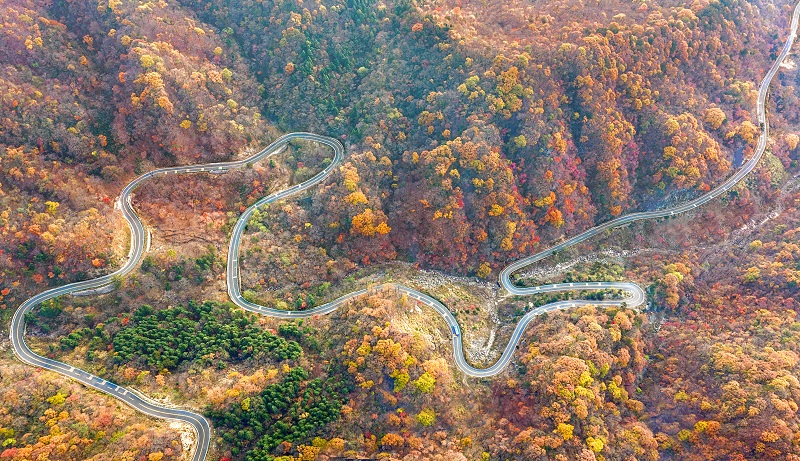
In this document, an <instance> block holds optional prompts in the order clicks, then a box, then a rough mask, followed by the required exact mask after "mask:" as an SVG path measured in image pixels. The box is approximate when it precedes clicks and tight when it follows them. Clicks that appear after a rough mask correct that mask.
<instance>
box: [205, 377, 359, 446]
mask: <svg viewBox="0 0 800 461" xmlns="http://www.w3.org/2000/svg"><path fill="white" fill-rule="evenodd" d="M346 386H347V384H346V381H340V380H339V379H337V378H335V377H329V378H327V379H323V378H314V379H309V374H308V372H307V371H306V370H304V369H303V368H301V367H295V368H293V369H291V371H289V372H288V373H286V374H285V375H284V376H283V378H282V379H281V381H280V382H278V383H276V384H271V385H269V386H267V387H266V388H265V389H264V390H262V391H261V392H260V393H258V394H257V395H254V396H250V397H246V398H244V399H243V400H242V401H241V402H240V403H238V404H234V405H231V406H230V407H228V408H224V409H222V410H214V411H211V412H210V414H209V416H210V417H211V419H212V420H213V421H214V423H215V425H216V426H217V427H219V430H220V433H221V435H222V439H223V440H224V441H225V442H226V443H228V444H230V445H231V446H232V447H233V448H232V449H231V452H232V453H233V454H234V455H237V454H239V453H240V452H241V453H245V456H244V459H247V461H271V460H272V459H274V458H273V456H272V455H273V454H274V451H275V449H276V448H277V447H278V446H279V445H281V444H282V443H287V442H288V443H289V444H290V445H291V443H293V442H302V441H305V440H307V439H309V438H310V437H311V436H313V435H314V434H315V433H316V432H318V431H319V430H320V429H322V428H323V427H324V426H325V425H326V424H328V423H330V422H331V421H335V420H336V419H337V418H338V417H339V413H340V412H341V409H342V405H343V403H344V394H345V393H346V392H347V387H346Z"/></svg>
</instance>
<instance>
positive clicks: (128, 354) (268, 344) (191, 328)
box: [112, 301, 302, 370]
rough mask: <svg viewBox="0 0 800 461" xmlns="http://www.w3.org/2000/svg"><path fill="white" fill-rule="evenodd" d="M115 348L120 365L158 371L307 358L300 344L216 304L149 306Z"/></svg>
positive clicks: (117, 336)
mask: <svg viewBox="0 0 800 461" xmlns="http://www.w3.org/2000/svg"><path fill="white" fill-rule="evenodd" d="M112 343H113V346H114V358H115V360H117V361H118V362H121V363H126V362H129V361H133V360H141V361H142V362H144V363H147V365H148V366H150V367H151V368H154V369H156V370H161V369H163V368H167V369H172V368H175V367H177V366H179V365H180V364H181V363H183V362H185V361H192V360H195V359H200V358H204V357H207V356H209V355H210V356H212V357H213V356H215V355H217V354H220V353H221V354H224V357H225V358H227V359H228V360H231V361H239V360H244V359H247V358H250V357H253V358H256V359H258V358H260V357H267V358H269V359H272V360H276V361H283V360H294V359H297V358H298V357H299V356H300V355H301V354H302V349H301V348H300V346H299V345H298V344H297V342H295V341H293V340H290V341H287V340H286V339H284V338H282V337H280V336H275V335H273V334H271V333H269V332H267V331H264V330H262V329H260V328H258V327H256V326H254V325H253V316H252V315H251V314H246V313H243V312H242V311H241V310H239V309H236V308H235V307H234V306H233V305H232V304H228V303H224V304H219V303H214V302H204V303H198V302H194V301H189V302H188V303H187V304H186V306H185V307H184V306H179V307H172V308H167V309H163V310H159V311H154V309H153V308H152V307H150V306H148V305H144V306H142V307H140V308H139V309H137V310H136V312H135V313H134V314H133V318H132V319H131V322H130V323H129V324H128V325H127V326H125V327H123V328H122V329H120V330H119V331H118V332H117V333H116V334H115V335H114V337H113V338H112Z"/></svg>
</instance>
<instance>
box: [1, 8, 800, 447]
mask: <svg viewBox="0 0 800 461" xmlns="http://www.w3.org/2000/svg"><path fill="white" fill-rule="evenodd" d="M799 17H800V3H799V4H798V5H796V6H795V8H794V13H793V15H792V22H791V28H790V32H791V33H790V35H789V37H788V39H787V41H786V44H785V45H784V47H783V49H782V50H781V53H780V55H779V56H778V58H777V59H776V61H775V63H774V64H773V65H772V67H771V68H770V70H769V72H768V73H767V75H766V76H765V77H764V80H763V81H762V82H761V86H760V87H759V89H758V101H757V108H756V109H757V115H758V121H759V124H760V127H761V135H760V137H759V140H758V146H757V147H756V150H755V152H754V155H753V156H752V157H751V158H750V159H749V160H748V161H747V162H746V163H745V164H744V165H743V166H742V168H741V169H739V170H738V171H737V172H736V173H735V174H733V175H732V176H731V177H730V178H728V179H727V180H726V181H724V182H723V183H722V184H720V185H719V186H718V187H716V188H715V189H714V190H712V191H710V192H708V193H707V194H705V195H703V196H701V197H698V198H696V199H694V200H692V201H690V202H686V203H684V204H682V205H678V206H675V207H672V208H667V209H664V210H659V211H649V212H642V213H633V214H630V215H626V216H622V217H619V218H617V219H614V220H612V221H608V222H606V223H604V224H601V225H599V226H597V227H593V228H592V229H589V230H587V231H585V232H583V233H581V234H579V235H577V236H575V237H572V238H570V239H568V240H566V241H564V242H562V243H560V244H558V245H555V246H553V247H551V248H548V249H547V250H544V251H542V252H539V253H537V254H535V255H533V256H531V257H528V258H524V259H521V260H519V261H516V262H514V263H512V264H510V265H509V266H508V267H506V268H505V269H503V271H502V272H501V274H500V283H501V284H502V285H503V287H505V289H506V290H508V291H509V292H510V293H512V294H515V295H532V294H537V293H547V292H555V291H564V290H599V289H616V290H622V291H623V292H624V293H625V297H624V298H623V299H622V300H603V301H594V300H571V301H559V302H555V303H550V304H547V305H544V306H541V307H537V308H535V309H533V310H531V311H530V312H528V313H527V314H526V315H525V316H524V317H523V318H522V319H521V320H520V322H519V323H518V324H517V326H516V328H515V329H514V333H513V334H512V336H511V339H510V341H509V343H508V345H507V346H506V348H505V350H504V351H503V354H502V356H501V357H500V359H499V360H498V361H497V362H496V363H495V364H494V365H492V366H491V367H489V368H485V369H479V368H474V367H472V366H471V365H469V364H468V363H467V361H466V359H465V358H464V351H463V346H462V341H461V327H460V326H459V324H458V322H457V321H456V319H455V317H454V316H453V314H452V313H450V311H449V310H448V309H447V307H446V306H444V305H443V304H442V303H440V302H439V301H437V300H436V299H434V298H432V297H430V296H428V295H426V294H424V293H421V292H419V291H417V290H414V289H413V288H409V287H406V286H403V285H399V284H394V283H387V284H383V285H379V286H377V287H373V288H371V289H370V290H367V289H362V290H358V291H355V292H353V293H349V294H347V295H345V296H343V297H341V298H338V299H336V300H334V301H331V302H329V303H327V304H323V305H321V306H318V307H315V308H313V309H309V310H305V311H282V310H277V309H272V308H268V307H264V306H260V305H257V304H253V303H250V302H248V301H247V300H245V299H244V298H243V297H242V296H241V293H240V285H239V264H238V259H239V244H240V241H241V237H242V233H243V232H244V229H245V227H246V225H247V222H248V221H249V219H250V217H251V216H252V214H253V211H254V210H255V209H256V208H258V207H260V206H263V205H265V204H268V203H271V202H274V201H277V200H281V199H284V198H287V197H290V196H292V195H294V194H296V193H298V192H301V191H304V190H306V189H308V188H310V187H313V186H314V185H316V184H318V183H319V182H321V181H323V180H325V179H326V178H327V177H328V176H329V175H330V174H331V172H332V171H333V169H334V168H336V167H337V166H338V165H339V164H340V163H341V161H342V159H343V158H344V147H343V146H342V145H341V143H340V142H339V141H337V140H335V139H333V138H330V137H327V136H320V135H316V134H313V133H290V134H287V135H284V136H281V137H280V138H278V139H277V140H275V142H273V143H272V144H270V145H269V146H267V147H266V148H265V149H264V150H262V151H261V152H258V153H257V154H255V155H253V156H252V157H250V158H247V159H245V160H240V161H235V162H226V163H212V164H205V165H195V166H183V167H173V168H162V169H159V170H154V171H151V172H149V173H146V174H144V175H142V176H139V177H138V178H136V179H134V180H133V181H131V182H130V183H129V184H128V185H127V186H126V187H125V189H123V191H122V193H121V194H120V198H119V200H118V201H117V203H116V205H115V206H117V207H119V209H120V210H121V211H122V214H123V216H124V217H125V220H126V221H127V222H128V225H129V226H130V228H131V250H130V253H129V257H128V260H127V261H126V262H125V264H124V265H123V266H122V267H121V268H120V269H119V270H117V271H116V272H114V273H112V274H109V275H105V276H102V277H99V278H96V279H92V280H87V281H83V282H76V283H72V284H69V285H65V286H63V287H59V288H53V289H50V290H47V291H45V292H43V293H39V294H37V295H35V296H33V297H32V298H30V299H28V300H27V301H25V302H24V303H22V305H20V307H19V308H18V309H17V311H16V312H15V313H14V317H13V319H12V320H11V326H10V328H9V337H10V339H11V344H12V346H13V348H14V352H15V354H16V355H17V357H19V359H20V360H22V361H23V362H25V363H27V364H30V365H33V366H35V367H40V368H44V369H48V370H52V371H55V372H57V373H59V374H62V375H64V376H67V377H69V378H72V379H74V380H76V381H79V382H81V383H83V384H85V385H87V386H89V387H92V388H94V389H97V390H99V391H101V392H105V393H106V394H109V395H111V396H113V397H115V398H117V399H119V400H121V401H123V402H125V403H127V404H128V405H130V406H132V407H133V408H135V409H137V410H139V411H141V412H142V413H145V414H148V415H151V416H155V417H157V418H163V419H169V420H178V421H183V422H186V423H188V424H190V425H191V426H192V427H193V428H194V430H195V432H196V433H197V446H196V449H195V451H194V455H193V457H192V459H193V460H194V461H200V460H203V459H205V458H206V455H207V454H208V447H209V443H210V440H211V428H210V427H209V424H208V421H206V419H205V418H204V417H202V416H201V415H198V414H196V413H193V412H190V411H187V410H182V409H179V408H172V407H166V406H162V405H158V404H155V403H153V402H151V401H149V400H147V399H145V398H143V397H140V396H139V395H137V394H135V393H133V392H132V391H129V390H127V389H125V388H123V387H120V386H117V385H116V384H114V383H111V382H109V381H106V380H103V379H101V378H99V377H97V376H94V375H92V374H90V373H87V372H85V371H83V370H79V369H77V368H74V367H71V366H69V365H67V364H65V363H62V362H58V361H56V360H51V359H48V358H46V357H42V356H40V355H37V354H35V353H34V352H33V351H31V350H30V348H29V347H28V345H27V344H26V343H25V314H27V313H29V312H31V310H33V309H34V308H35V307H36V306H38V305H39V304H40V303H42V302H44V301H47V300H50V299H53V298H55V297H58V296H62V295H66V294H70V293H73V292H74V293H78V292H81V291H87V290H94V289H97V288H101V287H104V286H106V285H109V284H112V283H113V282H114V280H115V279H116V278H117V277H122V276H125V275H126V274H128V273H129V272H131V271H132V270H133V269H134V268H135V267H136V266H137V265H138V264H139V262H140V260H141V258H142V254H143V253H144V252H145V245H146V243H147V240H148V234H147V233H146V232H145V228H144V226H143V225H142V222H141V221H140V220H139V217H138V216H137V215H136V213H135V212H134V211H133V208H132V206H131V193H132V192H133V190H134V189H136V187H137V186H138V185H139V184H141V183H142V182H143V181H146V180H148V179H150V178H152V177H155V176H159V175H168V174H183V173H198V172H206V173H225V172H227V171H229V170H232V169H237V168H242V167H245V166H246V165H247V164H252V163H254V162H257V161H259V160H262V159H264V158H267V157H269V156H271V155H274V154H277V153H278V152H281V151H282V150H283V149H284V148H285V147H286V144H287V143H288V142H289V141H291V140H293V139H303V140H309V141H316V142H319V143H322V144H325V145H327V146H329V147H331V148H333V151H334V159H333V161H332V162H331V163H330V165H328V167H327V168H325V170H323V171H322V172H320V173H319V174H317V175H316V176H314V177H313V178H311V179H309V180H308V181H305V182H303V183H301V184H297V185H295V186H292V187H290V188H288V189H286V190H283V191H280V192H277V193H275V194H272V195H270V196H268V197H265V198H263V199H261V200H259V201H258V202H256V203H255V204H253V205H252V206H250V207H249V208H248V209H247V210H245V212H244V213H243V214H242V215H241V217H240V218H239V220H238V221H237V223H236V226H235V227H234V229H233V234H232V236H231V242H230V247H229V251H228V267H227V281H228V294H229V295H230V297H231V300H232V301H233V302H234V303H235V304H237V305H238V306H240V307H242V308H243V309H246V310H248V311H252V312H256V313H259V314H263V315H269V316H272V317H278V318H285V319H292V318H304V317H310V316H313V315H322V314H327V313H330V312H332V311H334V310H336V309H337V308H339V307H340V306H341V305H342V304H344V303H346V302H348V301H349V300H351V299H353V298H355V297H358V296H362V295H364V294H366V293H369V292H372V291H376V290H384V291H387V290H388V291H393V292H395V293H397V294H399V295H401V296H405V297H406V299H413V300H415V301H418V302H420V303H423V304H425V305H427V306H430V307H432V308H433V309H434V310H436V312H438V313H439V315H441V316H442V318H444V320H445V322H447V324H448V326H449V327H450V331H451V332H452V335H453V337H452V339H453V356H454V358H455V363H456V365H457V366H458V367H459V368H460V369H461V370H462V371H463V372H464V373H465V374H467V375H469V376H474V377H488V376H493V375H496V374H497V373H499V372H500V371H501V370H502V369H503V368H504V367H505V366H506V365H508V363H509V362H510V361H511V358H512V356H513V354H514V351H515V349H516V347H517V345H518V343H519V341H520V338H521V336H522V333H523V332H524V330H525V328H526V327H527V325H528V323H529V322H530V321H531V319H533V318H534V317H536V316H538V315H540V314H543V313H546V312H551V311H554V310H558V309H567V308H571V307H575V306H581V305H586V304H592V305H606V306H608V305H615V306H616V305H623V304H624V305H626V306H628V307H632V308H633V307H637V306H640V305H642V304H644V301H645V294H644V291H643V290H642V289H641V288H640V287H639V286H638V285H636V284H634V283H622V282H620V283H617V282H576V283H562V284H554V285H544V286H539V287H528V288H523V287H518V286H516V285H514V284H513V282H512V281H511V275H512V274H513V273H514V272H516V271H518V270H520V269H522V268H524V267H526V266H528V265H530V264H533V263H535V262H537V261H540V260H542V259H544V258H547V257H548V256H550V255H553V254H554V253H557V252H559V251H561V250H563V249H566V248H568V247H570V246H573V245H575V244H577V243H580V242H583V241H584V240H586V239H588V238H591V237H593V236H595V235H598V234H600V233H602V232H604V231H606V230H609V229H612V228H614V227H618V226H622V225H625V224H628V223H631V222H634V221H640V220H644V219H656V218H664V217H668V216H673V215H676V214H679V213H683V212H685V211H689V210H692V209H694V208H697V207H698V206H700V205H703V204H705V203H707V202H708V201H710V200H713V199H714V198H716V197H718V196H720V195H721V194H724V193H726V192H727V191H728V190H730V189H731V188H732V187H734V186H735V185H736V184H737V183H738V182H739V181H741V180H742V179H743V178H744V177H745V176H746V175H747V174H749V173H750V172H751V171H752V170H753V168H754V167H755V166H756V164H757V163H758V161H759V160H760V159H761V156H762V154H763V153H764V150H765V148H766V145H767V137H768V135H769V123H768V120H767V118H766V113H765V103H766V97H767V92H768V89H769V85H770V82H771V81H772V79H773V77H774V76H775V74H776V73H777V72H778V70H779V67H780V64H781V63H782V62H783V60H784V58H785V57H786V55H787V54H788V53H789V50H790V49H791V47H792V44H793V43H794V40H795V38H796V36H797V26H798V18H799Z"/></svg>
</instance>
